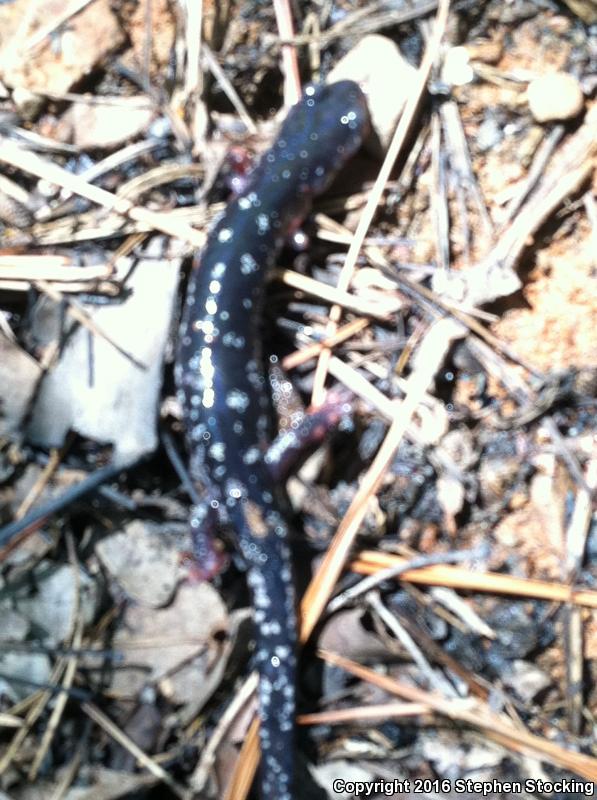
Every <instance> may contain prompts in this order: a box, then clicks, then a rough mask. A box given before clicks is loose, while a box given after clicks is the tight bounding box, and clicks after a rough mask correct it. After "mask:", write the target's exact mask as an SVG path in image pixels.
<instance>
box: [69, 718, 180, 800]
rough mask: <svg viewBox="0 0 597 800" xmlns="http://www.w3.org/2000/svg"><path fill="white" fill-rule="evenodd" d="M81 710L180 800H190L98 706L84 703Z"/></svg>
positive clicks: (164, 771)
mask: <svg viewBox="0 0 597 800" xmlns="http://www.w3.org/2000/svg"><path fill="white" fill-rule="evenodd" d="M81 708H82V709H83V711H84V712H85V713H86V714H87V716H88V717H89V718H90V719H92V720H93V721H94V722H95V723H96V724H97V725H99V726H100V728H102V730H104V731H105V732H106V733H107V734H108V736H110V737H111V738H112V739H114V741H115V742H118V744H119V745H121V746H122V747H124V749H125V750H127V751H128V752H129V753H130V754H131V755H132V756H134V757H135V758H136V759H137V761H138V762H139V764H140V765H141V766H142V767H144V768H145V769H147V770H149V772H151V773H152V775H154V776H155V777H156V778H157V779H158V780H160V781H162V782H163V783H165V784H166V786H168V788H169V789H171V791H172V792H173V793H174V794H175V795H176V797H178V798H180V800H188V792H187V791H186V790H185V789H184V788H183V787H182V786H179V784H178V783H176V781H175V780H174V779H173V778H171V777H170V775H169V774H168V773H167V772H166V770H165V769H163V768H162V767H160V765H159V764H158V763H157V762H156V761H155V760H154V759H153V758H150V757H149V756H148V755H147V753H145V752H144V751H143V750H141V748H140V747H139V746H138V745H136V744H135V742H133V740H132V739H131V738H130V737H129V736H127V735H126V733H125V732H124V731H123V730H121V729H120V728H119V727H118V726H117V725H115V724H114V723H113V722H112V720H111V719H109V718H108V717H107V716H106V715H105V714H104V713H103V712H102V711H100V710H99V708H98V707H97V706H95V705H93V703H82V704H81Z"/></svg>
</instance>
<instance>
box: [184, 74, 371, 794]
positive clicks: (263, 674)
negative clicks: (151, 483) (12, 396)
mask: <svg viewBox="0 0 597 800" xmlns="http://www.w3.org/2000/svg"><path fill="white" fill-rule="evenodd" d="M368 120H369V117H368V111H367V105H366V101H365V98H364V95H363V94H362V92H361V90H360V89H359V87H358V86H357V85H356V84H355V83H353V82H352V81H340V82H338V83H334V84H330V85H321V86H319V87H308V88H307V90H306V92H305V94H304V96H303V98H302V99H301V100H300V101H299V102H298V103H297V104H296V105H295V106H293V107H292V108H291V109H290V111H289V113H288V115H287V117H286V119H285V121H284V123H283V124H282V127H281V129H280V131H279V134H278V136H277V138H276V140H275V142H274V144H273V145H272V147H271V148H270V149H269V150H268V151H267V152H266V153H265V154H264V155H263V156H262V158H261V159H260V161H259V163H258V165H257V166H256V167H255V169H254V170H253V172H252V173H251V175H250V176H249V179H248V182H247V185H246V187H245V188H244V190H243V191H242V193H241V194H240V195H238V196H236V197H235V198H234V199H233V200H232V201H231V202H230V203H229V204H228V206H227V208H226V210H225V212H224V214H223V216H222V217H221V218H220V219H219V221H218V222H217V223H216V224H215V226H214V228H213V230H212V231H211V233H210V235H209V238H208V241H207V244H206V246H205V248H204V250H203V252H202V253H201V254H200V256H199V257H198V258H197V259H196V260H195V263H194V266H193V268H192V271H191V275H190V278H189V282H188V288H187V292H186V299H185V302H184V308H183V313H182V322H181V330H180V336H179V347H178V354H177V358H176V364H175V379H176V383H177V390H178V397H179V400H180V403H181V406H182V409H183V415H184V423H185V430H186V440H187V449H188V450H189V454H190V472H191V476H192V478H193V480H195V481H197V482H199V483H202V484H203V485H204V486H205V485H207V486H208V487H209V495H210V500H209V502H206V503H204V504H202V505H201V506H198V507H197V508H195V509H194V511H193V514H192V518H191V527H192V529H194V531H195V532H196V533H198V534H199V536H200V531H201V528H202V527H203V526H205V525H206V524H207V519H208V517H209V516H210V515H211V514H214V513H217V514H218V515H219V517H220V519H221V520H222V521H223V522H224V523H225V524H227V525H228V526H229V527H230V528H231V529H232V530H233V531H234V533H235V537H236V541H237V545H238V549H239V551H240V554H241V556H242V558H243V560H244V562H245V564H246V569H247V582H248V585H249V588H250V591H251V594H252V600H253V605H254V620H255V630H256V632H255V638H256V647H255V662H256V667H257V669H258V672H259V691H258V696H259V715H260V722H261V724H260V744H261V756H262V758H261V771H260V790H261V795H262V797H263V798H277V800H291V798H292V797H293V795H294V792H293V781H294V778H293V775H294V769H293V761H294V753H293V749H294V715H295V671H296V655H295V646H296V636H297V622H296V612H295V596H294V589H293V579H292V569H291V564H290V556H289V548H288V543H287V536H288V526H287V523H286V520H285V516H284V513H283V511H282V509H283V508H284V499H283V487H281V486H279V485H277V482H276V481H275V480H274V479H273V478H272V474H271V471H270V469H269V468H268V465H267V464H266V460H265V455H264V454H265V449H266V445H267V442H268V432H269V424H270V419H271V414H270V410H271V409H270V397H269V395H268V391H267V387H268V382H267V377H266V372H265V367H264V364H263V356H262V343H261V331H260V328H261V318H262V311H263V303H264V291H265V285H266V281H267V277H268V273H269V272H270V270H271V269H272V267H273V266H274V264H275V261H276V257H277V255H278V253H279V252H280V249H281V247H282V246H283V244H284V242H285V240H286V239H287V238H288V236H289V235H290V234H291V233H292V231H293V230H295V229H296V227H297V226H298V225H299V224H300V223H301V221H302V220H303V219H304V217H305V215H306V214H307V213H308V211H309V209H310V207H311V203H312V200H313V198H314V197H315V196H316V195H318V194H320V193H321V192H323V191H324V190H325V189H326V188H327V187H328V186H329V184H330V183H331V181H332V179H333V178H334V177H335V175H336V174H337V172H338V170H339V169H340V168H341V167H342V165H343V164H344V163H345V162H346V160H347V159H348V158H349V157H350V156H351V155H353V154H354V153H355V152H356V151H357V150H358V149H359V147H360V145H361V143H362V141H363V137H364V136H365V135H366V133H367V131H368V127H369V122H368Z"/></svg>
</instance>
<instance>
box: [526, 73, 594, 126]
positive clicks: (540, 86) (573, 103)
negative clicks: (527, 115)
mask: <svg viewBox="0 0 597 800" xmlns="http://www.w3.org/2000/svg"><path fill="white" fill-rule="evenodd" d="M527 101H528V104H529V109H530V111H531V114H532V115H533V117H534V118H535V119H536V120H537V122H550V121H552V120H563V119H573V118H574V117H576V116H578V114H580V112H581V111H582V109H583V106H584V97H583V93H582V89H581V88H580V83H579V82H578V80H577V79H576V78H575V77H574V75H570V74H569V73H567V72H551V73H549V74H547V75H542V76H541V77H540V78H535V80H533V81H531V83H530V84H529V87H528V89H527Z"/></svg>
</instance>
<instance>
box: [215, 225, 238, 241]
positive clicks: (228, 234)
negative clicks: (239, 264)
mask: <svg viewBox="0 0 597 800" xmlns="http://www.w3.org/2000/svg"><path fill="white" fill-rule="evenodd" d="M233 235H234V231H233V230H232V228H222V230H221V231H218V242H229V241H230V240H231V239H232V237H233Z"/></svg>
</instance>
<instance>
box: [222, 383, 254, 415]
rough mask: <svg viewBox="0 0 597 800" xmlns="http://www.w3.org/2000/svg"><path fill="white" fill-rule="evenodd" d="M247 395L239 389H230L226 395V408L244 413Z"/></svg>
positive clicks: (246, 406)
mask: <svg viewBox="0 0 597 800" xmlns="http://www.w3.org/2000/svg"><path fill="white" fill-rule="evenodd" d="M249 403H250V400H249V395H248V394H247V393H246V392H243V391H241V390H240V389H232V390H231V391H230V392H228V394H227V395H226V405H227V406H228V408H231V409H233V410H234V411H238V413H239V414H244V413H245V411H246V410H247V408H248V407H249Z"/></svg>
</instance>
